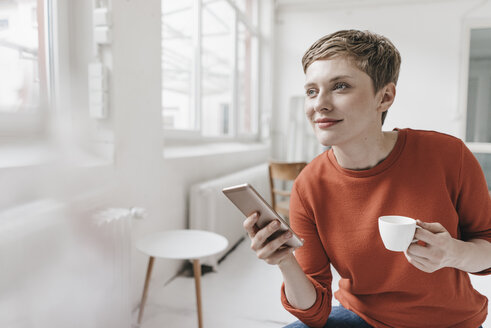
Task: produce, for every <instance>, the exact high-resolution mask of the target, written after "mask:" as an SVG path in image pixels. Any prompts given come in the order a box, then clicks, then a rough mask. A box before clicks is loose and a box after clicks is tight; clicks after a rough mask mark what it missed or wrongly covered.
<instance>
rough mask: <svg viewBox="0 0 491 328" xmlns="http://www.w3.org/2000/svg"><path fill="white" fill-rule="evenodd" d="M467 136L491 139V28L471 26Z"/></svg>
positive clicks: (474, 138) (468, 137) (476, 140)
mask: <svg viewBox="0 0 491 328" xmlns="http://www.w3.org/2000/svg"><path fill="white" fill-rule="evenodd" d="M470 44H471V48H470V52H469V81H468V93H467V129H466V131H467V132H466V140H467V141H471V142H491V46H490V45H491V28H485V29H472V30H471V42H470Z"/></svg>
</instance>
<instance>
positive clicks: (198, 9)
mask: <svg viewBox="0 0 491 328" xmlns="http://www.w3.org/2000/svg"><path fill="white" fill-rule="evenodd" d="M201 2H202V0H194V4H193V5H194V6H193V7H194V22H195V26H194V33H193V39H194V44H193V49H194V54H193V60H194V65H193V74H192V76H193V81H192V84H193V92H192V94H191V99H192V104H193V105H192V110H193V111H194V117H195V119H194V129H195V130H197V131H199V132H200V134H201V132H202V126H203V124H202V123H203V122H202V121H201V118H202V115H201V53H202V51H201V43H202V42H201V41H202V38H201V32H202V12H203V8H202V5H201Z"/></svg>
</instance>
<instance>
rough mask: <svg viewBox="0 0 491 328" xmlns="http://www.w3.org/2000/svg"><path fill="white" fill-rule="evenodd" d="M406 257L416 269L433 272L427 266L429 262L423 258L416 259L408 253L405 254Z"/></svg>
mask: <svg viewBox="0 0 491 328" xmlns="http://www.w3.org/2000/svg"><path fill="white" fill-rule="evenodd" d="M404 255H405V256H406V259H407V261H408V262H409V263H410V264H411V265H413V266H414V267H416V268H418V269H419V270H421V271H424V272H428V273H430V272H432V271H433V270H432V269H431V268H430V267H429V266H428V265H427V262H426V261H425V260H424V259H422V258H417V257H414V256H411V255H409V254H408V253H407V251H406V252H404Z"/></svg>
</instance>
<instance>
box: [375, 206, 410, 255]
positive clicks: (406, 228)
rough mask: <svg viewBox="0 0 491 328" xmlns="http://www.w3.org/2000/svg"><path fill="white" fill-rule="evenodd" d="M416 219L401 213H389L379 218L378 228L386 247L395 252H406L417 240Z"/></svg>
mask: <svg viewBox="0 0 491 328" xmlns="http://www.w3.org/2000/svg"><path fill="white" fill-rule="evenodd" d="M416 227H417V226H416V220H414V219H411V218H408V217H406V216H400V215H387V216H381V217H379V218H378V230H379V232H380V237H382V242H383V243H384V246H385V248H387V249H388V250H390V251H394V252H404V251H405V250H407V248H408V247H409V245H411V243H412V242H415V241H416V240H415V239H414V233H415V232H416Z"/></svg>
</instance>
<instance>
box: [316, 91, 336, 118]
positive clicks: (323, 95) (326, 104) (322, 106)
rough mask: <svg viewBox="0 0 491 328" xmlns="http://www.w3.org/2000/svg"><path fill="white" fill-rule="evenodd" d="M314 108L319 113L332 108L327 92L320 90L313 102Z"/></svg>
mask: <svg viewBox="0 0 491 328" xmlns="http://www.w3.org/2000/svg"><path fill="white" fill-rule="evenodd" d="M314 110H315V111H316V112H319V113H320V112H324V111H328V112H330V111H332V110H333V105H332V101H331V97H330V95H329V93H327V92H320V93H319V94H318V95H317V97H316V99H315V103H314Z"/></svg>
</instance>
